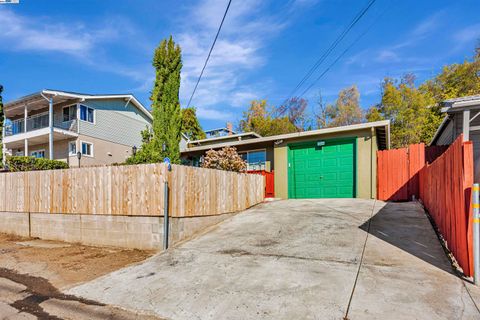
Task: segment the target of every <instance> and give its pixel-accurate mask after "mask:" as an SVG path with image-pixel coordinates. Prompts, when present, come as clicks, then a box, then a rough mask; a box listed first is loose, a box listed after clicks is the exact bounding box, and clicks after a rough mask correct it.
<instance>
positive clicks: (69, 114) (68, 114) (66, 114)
mask: <svg viewBox="0 0 480 320" xmlns="http://www.w3.org/2000/svg"><path fill="white" fill-rule="evenodd" d="M75 119H77V106H69V107H65V108H63V122H68V121H72V120H75Z"/></svg>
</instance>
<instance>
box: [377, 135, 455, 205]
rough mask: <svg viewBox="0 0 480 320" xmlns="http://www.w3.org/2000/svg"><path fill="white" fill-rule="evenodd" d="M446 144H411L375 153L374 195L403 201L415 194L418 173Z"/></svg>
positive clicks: (417, 195) (416, 193)
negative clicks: (375, 181)
mask: <svg viewBox="0 0 480 320" xmlns="http://www.w3.org/2000/svg"><path fill="white" fill-rule="evenodd" d="M447 148H448V146H428V147H426V146H425V144H423V143H419V144H412V145H410V146H408V148H400V149H393V150H382V151H378V152H377V198H378V199H379V200H388V201H407V200H411V199H412V197H413V196H415V198H418V197H419V190H418V173H419V171H420V169H422V168H423V167H424V166H425V164H426V163H427V162H428V163H431V162H433V161H434V160H435V159H436V158H437V157H438V156H440V155H441V154H442V153H443V152H445V150H447Z"/></svg>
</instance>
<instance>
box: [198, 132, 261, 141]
mask: <svg viewBox="0 0 480 320" xmlns="http://www.w3.org/2000/svg"><path fill="white" fill-rule="evenodd" d="M245 136H254V137H256V138H262V136H261V135H259V134H258V133H256V132H253V131H250V132H244V133H237V134H231V135H227V136H221V137H214V138H206V139H201V140H192V141H190V142H189V143H190V144H196V143H200V144H201V143H202V142H211V141H217V140H225V139H233V138H241V137H245Z"/></svg>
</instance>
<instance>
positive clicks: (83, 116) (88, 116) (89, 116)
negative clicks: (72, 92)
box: [80, 104, 95, 123]
mask: <svg viewBox="0 0 480 320" xmlns="http://www.w3.org/2000/svg"><path fill="white" fill-rule="evenodd" d="M80 120H82V121H86V122H91V123H94V122H95V110H94V109H93V108H90V107H87V106H84V105H83V104H82V105H80Z"/></svg>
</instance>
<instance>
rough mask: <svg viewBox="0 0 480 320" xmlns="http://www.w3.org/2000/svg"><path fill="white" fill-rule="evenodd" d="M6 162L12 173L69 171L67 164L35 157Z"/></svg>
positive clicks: (10, 158)
mask: <svg viewBox="0 0 480 320" xmlns="http://www.w3.org/2000/svg"><path fill="white" fill-rule="evenodd" d="M6 162H7V163H6V164H7V167H8V170H9V171H11V172H19V171H35V170H55V169H68V164H67V163H66V162H63V161H58V160H48V159H42V158H34V157H17V156H15V157H7V161H6Z"/></svg>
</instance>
